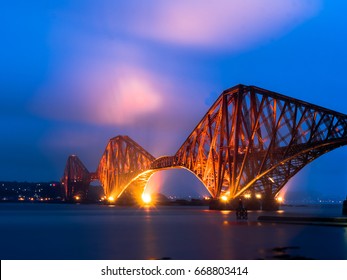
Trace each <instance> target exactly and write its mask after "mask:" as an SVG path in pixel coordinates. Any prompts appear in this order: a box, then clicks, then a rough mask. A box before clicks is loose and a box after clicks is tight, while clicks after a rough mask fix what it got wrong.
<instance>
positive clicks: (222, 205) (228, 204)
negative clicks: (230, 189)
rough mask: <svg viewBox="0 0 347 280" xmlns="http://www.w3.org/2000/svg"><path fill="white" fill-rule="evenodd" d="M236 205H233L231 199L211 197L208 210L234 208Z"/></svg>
mask: <svg viewBox="0 0 347 280" xmlns="http://www.w3.org/2000/svg"><path fill="white" fill-rule="evenodd" d="M236 207H237V205H235V203H234V201H233V200H228V201H223V200H220V199H211V201H210V205H209V209H210V210H235V209H236Z"/></svg>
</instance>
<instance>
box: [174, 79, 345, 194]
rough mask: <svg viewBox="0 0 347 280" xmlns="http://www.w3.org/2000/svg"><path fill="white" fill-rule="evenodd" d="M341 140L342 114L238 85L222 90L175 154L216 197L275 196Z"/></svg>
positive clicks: (341, 142) (255, 88)
mask: <svg viewBox="0 0 347 280" xmlns="http://www.w3.org/2000/svg"><path fill="white" fill-rule="evenodd" d="M346 144H347V116H346V115H344V114H341V113H338V112H335V111H332V110H328V109H325V108H322V107H319V106H316V105H313V104H309V103H307V102H303V101H300V100H297V99H294V98H290V97H287V96H284V95H281V94H278V93H274V92H270V91H267V90H264V89H261V88H258V87H254V86H244V85H238V86H236V87H233V88H231V89H228V90H226V91H224V92H223V93H222V94H221V96H220V97H219V98H218V99H217V101H216V102H215V103H214V104H213V106H212V107H211V108H210V109H209V111H208V112H207V113H206V115H205V116H204V118H203V119H202V120H201V121H200V122H199V124H198V125H197V126H196V128H195V129H194V130H193V132H192V133H191V134H190V136H189V137H188V138H187V140H186V141H185V142H184V144H183V145H182V146H181V148H180V149H179V150H178V152H177V153H176V155H175V158H176V160H177V164H178V165H180V166H184V167H186V168H187V169H189V170H191V171H192V172H193V173H195V174H196V175H197V176H198V177H199V178H200V180H201V181H202V182H204V184H205V186H206V187H207V189H208V190H209V191H210V193H211V194H212V196H213V197H215V198H218V197H219V196H221V195H229V196H230V197H231V198H235V197H237V196H239V195H241V194H242V193H244V192H245V191H246V190H249V191H252V192H260V193H264V194H269V195H271V196H274V195H275V194H276V193H278V191H279V190H280V189H281V188H282V187H283V186H284V185H285V184H286V183H287V182H288V180H289V179H290V178H291V177H292V176H294V175H295V174H296V173H297V172H298V171H299V170H300V169H302V168H303V167H304V166H305V165H307V164H308V163H309V162H311V161H313V160H314V159H316V158H318V157H319V156H321V155H323V154H325V153H327V152H329V151H331V150H333V149H335V148H338V147H340V146H342V145H346Z"/></svg>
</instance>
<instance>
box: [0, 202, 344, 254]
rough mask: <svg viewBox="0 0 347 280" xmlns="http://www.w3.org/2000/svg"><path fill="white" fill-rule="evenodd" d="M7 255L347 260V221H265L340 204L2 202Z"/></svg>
mask: <svg viewBox="0 0 347 280" xmlns="http://www.w3.org/2000/svg"><path fill="white" fill-rule="evenodd" d="M0 210H1V216H0V232H1V237H2V238H1V241H0V242H1V243H0V244H1V245H0V246H1V250H0V258H1V259H278V258H299V259H302V258H304V259H305V258H306V259H307V258H308V259H347V228H346V227H332V226H317V225H292V224H275V223H260V222H258V221H257V217H258V216H260V215H294V216H303V215H306V216H329V217H336V216H341V205H334V206H307V207H283V209H282V210H280V211H277V212H260V211H255V212H250V213H249V219H248V221H238V220H236V218H235V213H234V212H230V211H210V210H208V209H207V208H205V207H188V206H181V207H169V206H166V207H156V208H129V207H118V206H105V205H72V204H70V205H67V204H12V203H1V204H0Z"/></svg>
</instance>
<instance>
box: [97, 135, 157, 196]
mask: <svg viewBox="0 0 347 280" xmlns="http://www.w3.org/2000/svg"><path fill="white" fill-rule="evenodd" d="M154 159H155V158H154V157H153V156H152V155H151V154H150V153H148V152H147V151H146V150H145V149H143V148H142V147H141V146H140V145H139V144H137V143H136V142H135V141H134V140H132V139H131V138H129V137H128V136H117V137H115V138H112V139H111V140H110V141H109V142H108V144H107V147H106V149H105V152H104V154H103V155H102V157H101V160H100V163H99V167H98V170H97V174H98V177H99V180H100V182H101V183H102V185H103V187H104V191H105V194H106V196H108V197H110V196H112V197H114V198H115V199H116V198H118V197H119V196H120V195H121V194H122V193H123V192H124V190H125V189H126V188H127V187H128V185H129V184H130V183H131V182H132V181H133V180H134V178H136V176H138V175H139V174H141V173H142V172H144V171H146V170H147V169H149V167H150V164H151V162H152V161H154Z"/></svg>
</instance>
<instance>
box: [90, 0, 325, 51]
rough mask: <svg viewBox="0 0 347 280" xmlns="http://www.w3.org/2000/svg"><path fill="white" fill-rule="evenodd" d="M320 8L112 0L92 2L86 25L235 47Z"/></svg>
mask: <svg viewBox="0 0 347 280" xmlns="http://www.w3.org/2000/svg"><path fill="white" fill-rule="evenodd" d="M114 3H115V2H114ZM119 3H121V4H120V5H119ZM320 7H321V0H281V1H278V0H262V1H254V0H233V1H231V0H216V1H209V0H175V1H160V0H149V1H145V2H143V3H141V2H139V1H136V2H134V1H124V2H119V1H117V4H113V5H112V4H111V3H109V5H108V6H100V5H99V4H98V5H97V6H96V5H93V4H92V5H91V6H90V13H91V14H92V15H94V17H90V18H89V20H90V22H89V24H93V25H94V26H95V27H96V28H99V29H103V30H107V31H108V32H111V33H112V32H116V33H123V34H127V36H134V37H140V38H147V39H152V40H155V41H158V42H165V43H170V44H174V45H181V46H189V47H195V48H196V47H199V48H204V49H210V50H211V49H217V50H221V49H226V50H229V51H239V50H242V49H244V48H248V47H252V46H254V45H255V44H259V43H262V42H264V41H267V40H269V39H274V38H278V37H279V36H281V35H283V34H285V33H286V32H288V31H289V30H291V29H293V28H295V27H296V26H297V25H299V24H300V23H302V22H304V21H306V20H307V19H309V18H311V17H313V16H314V15H316V14H317V13H318V12H319V10H320ZM95 14H98V15H99V16H100V15H101V16H100V18H98V20H96V17H95Z"/></svg>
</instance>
